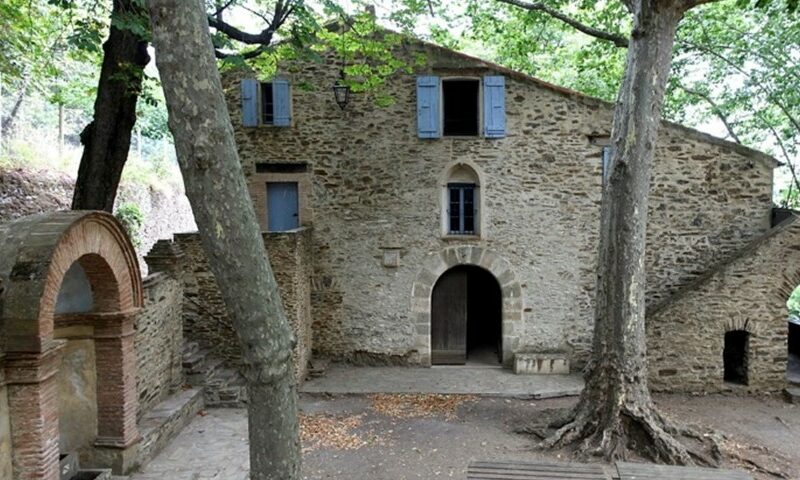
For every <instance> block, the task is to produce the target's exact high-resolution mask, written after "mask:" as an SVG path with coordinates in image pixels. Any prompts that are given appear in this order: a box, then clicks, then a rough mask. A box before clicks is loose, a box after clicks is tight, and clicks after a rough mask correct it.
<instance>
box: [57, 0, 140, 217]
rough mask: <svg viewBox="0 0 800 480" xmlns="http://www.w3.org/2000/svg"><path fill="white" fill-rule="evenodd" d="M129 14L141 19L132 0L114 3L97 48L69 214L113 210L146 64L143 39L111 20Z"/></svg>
mask: <svg viewBox="0 0 800 480" xmlns="http://www.w3.org/2000/svg"><path fill="white" fill-rule="evenodd" d="M131 14H132V15H139V14H141V15H142V18H146V17H144V15H145V12H144V11H143V10H142V9H141V7H139V6H138V2H137V1H136V0H114V4H113V10H112V12H111V18H112V24H111V31H110V34H109V36H108V40H106V43H105V44H103V66H102V68H101V70H100V81H99V83H98V86H97V98H96V99H95V102H94V119H93V120H92V122H91V123H90V124H89V125H87V126H86V128H85V129H84V130H83V132H81V143H83V154H82V155H81V163H80V167H79V168H78V179H77V181H76V182H75V192H74V193H73V196H72V208H73V210H105V211H107V212H111V211H112V210H113V208H114V199H115V198H116V196H117V186H118V185H119V180H120V177H121V175H122V168H123V167H124V166H125V161H126V160H127V159H128V150H129V149H130V145H131V130H133V126H134V124H135V123H136V101H137V100H138V97H139V92H140V90H141V88H142V79H143V76H144V67H145V65H147V62H149V61H150V57H149V55H148V54H147V42H146V41H145V40H143V39H142V38H140V37H139V36H137V35H135V34H134V33H133V32H131V31H130V30H128V29H119V28H116V27H115V26H114V22H113V19H115V18H119V17H120V16H122V15H131Z"/></svg>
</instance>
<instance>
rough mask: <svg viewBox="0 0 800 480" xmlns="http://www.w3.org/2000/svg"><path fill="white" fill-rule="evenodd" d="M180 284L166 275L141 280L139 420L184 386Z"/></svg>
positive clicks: (138, 362)
mask: <svg viewBox="0 0 800 480" xmlns="http://www.w3.org/2000/svg"><path fill="white" fill-rule="evenodd" d="M182 303H183V283H182V282H181V280H180V279H178V278H175V277H172V276H170V275H167V274H166V273H161V272H159V273H154V274H152V275H150V276H148V277H147V278H145V279H144V308H142V310H141V311H140V312H139V314H138V315H137V317H136V340H135V348H136V359H137V365H136V366H137V378H136V388H137V391H138V392H139V415H138V416H139V418H141V417H142V415H144V414H145V413H146V412H147V411H148V410H150V409H151V408H152V407H154V406H155V405H157V404H158V403H159V402H161V401H162V400H164V399H165V398H166V397H167V396H168V395H170V394H171V393H174V392H176V391H177V390H178V389H179V388H180V387H181V385H182V384H183V368H182V366H181V354H182V352H183V324H182V320H183V319H182V311H181V308H182Z"/></svg>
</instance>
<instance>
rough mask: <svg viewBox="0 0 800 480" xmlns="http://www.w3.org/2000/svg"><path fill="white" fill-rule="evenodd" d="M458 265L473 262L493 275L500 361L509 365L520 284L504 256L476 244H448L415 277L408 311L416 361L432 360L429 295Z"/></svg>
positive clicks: (517, 333) (516, 335)
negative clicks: (499, 298) (498, 299)
mask: <svg viewBox="0 0 800 480" xmlns="http://www.w3.org/2000/svg"><path fill="white" fill-rule="evenodd" d="M458 265H475V266H478V267H481V268H483V269H484V270H487V271H488V272H489V273H491V274H492V275H494V278H495V279H496V280H497V283H499V284H500V289H501V292H502V295H503V324H502V339H503V365H505V366H511V363H512V361H513V358H514V351H515V350H516V349H517V347H518V346H519V341H520V340H519V338H520V333H521V332H522V311H523V305H522V286H521V285H520V283H519V281H518V280H517V276H516V274H515V273H514V270H513V268H512V266H511V263H509V262H508V261H507V260H505V259H504V258H502V257H501V256H499V255H498V254H496V253H494V252H492V251H491V250H488V249H485V248H483V247H479V246H470V245H462V246H457V247H449V248H446V249H444V250H442V251H440V252H436V253H432V254H430V255H428V256H427V257H426V258H425V260H424V262H423V267H422V269H421V270H420V271H419V273H418V274H417V277H416V279H415V280H414V283H413V286H412V290H411V295H412V304H411V313H412V317H413V319H414V324H415V332H416V336H415V338H414V345H415V347H416V350H417V352H418V354H419V361H420V363H422V364H424V365H430V364H431V295H432V293H433V286H434V285H435V284H436V281H437V280H438V279H439V277H440V276H441V275H442V274H443V273H444V272H446V271H447V270H450V269H451V268H453V267H455V266H458Z"/></svg>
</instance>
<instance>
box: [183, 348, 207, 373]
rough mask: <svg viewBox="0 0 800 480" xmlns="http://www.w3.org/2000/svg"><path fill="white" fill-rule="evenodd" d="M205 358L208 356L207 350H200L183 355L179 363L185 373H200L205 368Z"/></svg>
mask: <svg viewBox="0 0 800 480" xmlns="http://www.w3.org/2000/svg"><path fill="white" fill-rule="evenodd" d="M206 358H208V352H207V351H205V350H200V351H199V352H196V353H194V354H193V355H190V356H188V357H186V356H185V357H183V362H181V364H182V365H183V369H184V370H185V371H186V373H200V372H204V371H205V369H206V365H205V364H206Z"/></svg>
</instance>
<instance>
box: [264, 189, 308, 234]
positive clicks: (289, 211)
mask: <svg viewBox="0 0 800 480" xmlns="http://www.w3.org/2000/svg"><path fill="white" fill-rule="evenodd" d="M298 207H299V205H298V198H297V182H269V183H267V230H269V231H270V232H285V231H287V230H293V229H295V228H297V227H298V226H300V222H299V220H300V218H299V215H298V213H299V212H298V209H299V208H298Z"/></svg>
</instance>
